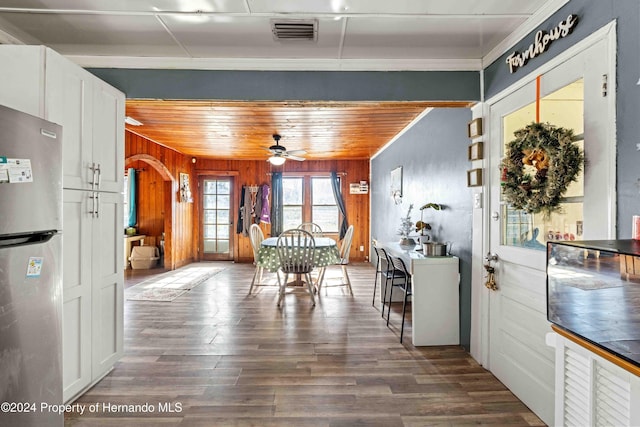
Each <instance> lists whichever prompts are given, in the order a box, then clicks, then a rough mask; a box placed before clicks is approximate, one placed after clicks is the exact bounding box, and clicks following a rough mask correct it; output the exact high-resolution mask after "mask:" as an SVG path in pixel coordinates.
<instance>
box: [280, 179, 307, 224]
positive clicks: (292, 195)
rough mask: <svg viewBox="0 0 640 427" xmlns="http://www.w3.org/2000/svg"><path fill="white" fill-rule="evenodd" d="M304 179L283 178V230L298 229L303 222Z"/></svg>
mask: <svg viewBox="0 0 640 427" xmlns="http://www.w3.org/2000/svg"><path fill="white" fill-rule="evenodd" d="M303 187H304V178H282V205H283V206H282V229H283V230H289V229H290V228H296V227H297V226H298V225H300V224H301V223H302V222H304V221H303V218H304V215H303V207H304V206H303V204H304V203H303V200H304V191H303Z"/></svg>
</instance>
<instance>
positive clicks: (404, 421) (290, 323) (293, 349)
mask: <svg viewBox="0 0 640 427" xmlns="http://www.w3.org/2000/svg"><path fill="white" fill-rule="evenodd" d="M216 264H219V265H224V266H225V267H226V268H225V270H224V271H222V272H221V273H218V274H217V275H215V276H213V277H211V278H210V279H208V280H207V281H205V282H204V283H202V284H200V285H199V286H197V287H195V288H194V289H192V290H191V291H189V292H187V293H186V294H184V295H183V296H180V297H179V298H177V299H176V300H174V301H173V302H147V301H144V302H141V301H125V344H124V356H123V357H122V359H121V360H120V361H119V362H118V363H117V364H116V366H115V368H114V369H113V371H112V372H111V373H110V374H109V375H108V376H107V377H105V378H104V379H103V380H102V381H100V382H99V383H98V384H96V385H95V386H94V387H93V388H92V389H91V390H89V391H88V392H87V393H86V394H84V395H83V396H82V397H80V398H79V399H78V400H77V401H76V403H77V404H80V405H84V407H85V413H84V414H83V415H80V414H78V413H77V411H75V412H69V413H67V414H66V419H65V425H67V426H119V427H123V426H181V427H186V426H302V427H305V426H314V427H315V426H319V427H320V426H322V427H339V426H384V427H393V426H461V425H496V426H530V425H543V423H542V422H541V420H540V419H539V418H538V417H536V416H535V415H534V414H533V413H532V412H531V411H530V410H529V409H528V408H527V407H526V406H525V405H524V404H522V403H521V402H520V401H519V400H518V399H517V398H516V397H515V396H514V395H513V394H512V393H511V392H510V391H509V390H508V389H506V388H505V387H504V385H502V384H501V383H500V382H499V381H498V380H497V379H496V378H495V377H494V376H493V375H492V374H491V373H489V372H488V371H486V370H485V369H483V368H482V367H481V366H479V365H478V364H477V363H476V362H475V361H474V360H473V359H472V358H471V357H470V356H469V355H468V354H467V353H466V352H465V351H464V350H463V349H462V348H460V347H457V346H448V347H413V346H412V345H411V324H410V323H411V317H410V315H409V316H408V321H407V326H406V328H405V340H404V341H405V342H404V344H400V342H399V334H400V319H401V314H402V313H401V306H402V304H401V303H398V304H394V308H393V309H392V313H391V324H390V327H389V328H387V326H386V324H385V321H383V319H382V318H381V317H380V303H379V298H378V301H377V302H376V306H375V307H372V306H371V298H372V295H371V294H372V290H373V284H372V280H373V277H374V270H373V268H372V267H371V266H370V265H369V264H356V265H350V267H349V272H350V275H351V278H352V283H353V292H354V297H351V296H349V295H348V292H347V290H346V289H345V288H344V287H334V288H324V289H323V290H322V291H321V295H320V298H318V302H317V305H316V306H315V307H312V306H311V304H310V300H309V296H308V295H306V294H304V293H302V290H299V291H298V290H295V291H294V292H295V294H292V295H287V296H286V298H285V303H284V306H283V308H282V309H278V308H277V307H276V301H277V295H276V288H275V287H260V288H258V289H257V290H256V291H254V294H252V295H250V296H248V295H247V292H248V290H249V284H250V281H251V277H252V275H253V271H254V267H253V265H251V264H233V263H216ZM160 272H163V270H150V271H141V270H137V271H134V272H131V271H128V272H127V277H126V279H127V286H126V287H129V286H131V285H133V284H134V283H138V282H140V281H142V280H144V279H146V278H148V277H149V273H152V274H157V273H160ZM338 274H339V270H338V269H336V270H332V271H331V272H328V273H327V275H331V276H337V275H338ZM265 280H266V281H269V280H271V281H273V280H275V276H274V275H272V274H268V273H265ZM91 405H93V406H91ZM116 405H120V406H116ZM122 405H139V406H130V407H129V406H122ZM145 405H146V406H145ZM91 409H93V411H91Z"/></svg>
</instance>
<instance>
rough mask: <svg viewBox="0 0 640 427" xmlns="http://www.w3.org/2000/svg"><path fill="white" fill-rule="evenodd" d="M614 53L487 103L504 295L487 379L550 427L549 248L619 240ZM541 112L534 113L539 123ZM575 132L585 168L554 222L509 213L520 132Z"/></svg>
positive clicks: (497, 299) (599, 54)
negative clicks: (539, 127)
mask: <svg viewBox="0 0 640 427" xmlns="http://www.w3.org/2000/svg"><path fill="white" fill-rule="evenodd" d="M609 57H610V55H609V54H608V44H607V40H606V39H603V40H600V41H598V42H595V43H594V44H592V45H591V46H589V47H586V48H584V49H583V50H582V51H580V52H578V53H577V54H576V55H574V56H572V57H571V58H569V59H567V60H566V61H564V62H562V63H561V64H559V65H557V66H555V67H553V68H552V66H548V70H546V71H545V72H543V73H542V74H541V75H540V77H539V79H538V84H539V87H540V90H539V98H537V99H538V101H536V79H532V81H530V82H529V83H527V84H525V85H524V86H522V87H520V88H519V89H518V90H516V91H514V92H512V93H510V94H509V95H507V96H506V97H504V98H502V99H501V100H499V101H497V102H494V103H491V102H489V104H490V106H489V108H490V110H489V111H490V118H489V119H490V125H491V126H490V129H491V134H490V138H491V156H490V165H489V167H490V173H489V176H490V183H489V185H490V210H489V214H490V215H491V218H492V219H491V220H490V221H489V223H490V226H489V234H490V236H489V247H488V249H489V252H490V253H492V254H495V255H496V256H497V262H496V264H495V267H496V274H495V277H496V283H497V286H498V289H497V290H496V291H492V292H491V293H490V294H489V369H490V370H491V371H492V372H493V373H494V374H495V375H496V377H498V378H499V379H500V381H502V382H503V383H504V384H505V385H506V386H507V387H509V388H510V389H511V390H512V391H513V392H514V393H515V394H516V395H517V396H518V397H519V398H520V399H521V400H522V401H523V402H524V403H525V404H526V405H527V406H529V407H530V408H531V409H532V410H533V411H534V412H535V413H536V414H537V415H538V416H540V418H542V420H543V421H545V422H546V423H547V424H553V419H554V396H555V394H554V386H555V359H554V351H553V349H552V348H550V347H548V346H547V345H546V344H545V335H546V334H547V333H548V332H550V331H551V329H550V325H549V323H548V322H547V320H546V272H545V268H546V242H547V241H549V240H556V239H559V240H563V239H570V240H584V239H606V238H612V237H613V230H614V225H613V218H614V215H613V212H614V209H615V195H614V194H615V171H614V170H612V169H615V159H614V157H615V143H614V141H612V140H611V138H610V133H609V132H608V129H610V128H611V126H613V124H614V123H615V116H614V114H615V113H614V111H613V106H614V103H613V102H612V97H613V96H614V91H612V90H606V89H605V88H604V87H603V83H604V82H605V80H606V79H607V78H609V84H611V78H610V77H609V76H607V74H608V73H609V71H608V70H609V63H608V60H607V58H609ZM536 107H537V108H538V113H536ZM536 120H537V121H540V122H542V123H547V122H548V123H551V124H553V125H556V126H560V127H564V128H570V129H573V131H574V134H576V135H577V137H576V138H575V142H574V144H577V145H578V146H579V147H581V148H583V149H584V153H585V158H586V164H585V165H584V172H583V173H581V174H580V176H579V177H578V180H577V182H573V183H572V184H570V186H569V187H568V190H567V191H566V192H565V194H564V195H565V198H564V199H563V202H562V205H561V206H562V212H561V213H553V214H551V216H549V217H545V216H544V215H543V214H527V213H526V212H524V211H519V210H516V209H513V208H512V207H511V206H509V204H508V203H507V202H506V201H505V200H504V197H503V195H502V191H501V185H500V182H501V181H500V180H501V170H500V168H499V165H500V161H501V159H502V158H503V157H504V153H505V146H506V144H507V143H508V142H510V141H511V140H512V139H514V133H513V132H514V131H515V130H517V129H520V128H523V127H525V126H526V125H528V124H530V123H531V122H533V121H536Z"/></svg>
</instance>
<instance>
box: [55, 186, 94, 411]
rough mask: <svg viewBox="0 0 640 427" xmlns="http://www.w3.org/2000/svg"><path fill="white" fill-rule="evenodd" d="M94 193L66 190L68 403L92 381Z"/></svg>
mask: <svg viewBox="0 0 640 427" xmlns="http://www.w3.org/2000/svg"><path fill="white" fill-rule="evenodd" d="M90 196H91V193H90V192H86V191H77V190H64V192H63V199H64V203H63V209H64V210H63V229H62V248H63V249H62V250H63V269H62V271H63V273H64V274H63V292H62V296H63V315H62V318H63V334H62V335H63V346H62V361H63V366H62V376H63V399H64V401H65V402H67V401H69V399H71V398H72V397H74V396H75V395H77V394H78V393H79V392H80V391H82V390H83V389H84V388H85V387H87V386H88V385H89V384H90V382H91V248H92V245H93V244H94V243H93V242H92V241H91V225H92V223H91V216H90V214H89V211H90V210H92V209H93V207H92V206H91V204H92V203H91V200H90Z"/></svg>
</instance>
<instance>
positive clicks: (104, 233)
mask: <svg viewBox="0 0 640 427" xmlns="http://www.w3.org/2000/svg"><path fill="white" fill-rule="evenodd" d="M122 209H123V207H122V194H120V193H98V208H97V217H96V218H94V219H93V222H92V229H93V233H92V241H93V269H92V271H93V277H92V316H93V317H92V335H93V337H92V359H93V366H92V376H93V379H94V380H96V379H99V378H101V377H102V376H103V375H104V374H105V373H106V372H107V371H108V370H109V369H110V368H111V367H112V366H113V364H114V363H115V362H116V361H117V360H118V359H119V358H120V356H121V355H122V352H123V343H124V340H123V331H124V310H123V308H124V274H123V266H122V257H123V250H124V248H123V245H122V239H123V237H122V233H121V232H120V230H123V224H122V223H123V214H122V212H123V211H122ZM114 230H118V231H119V232H114Z"/></svg>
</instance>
